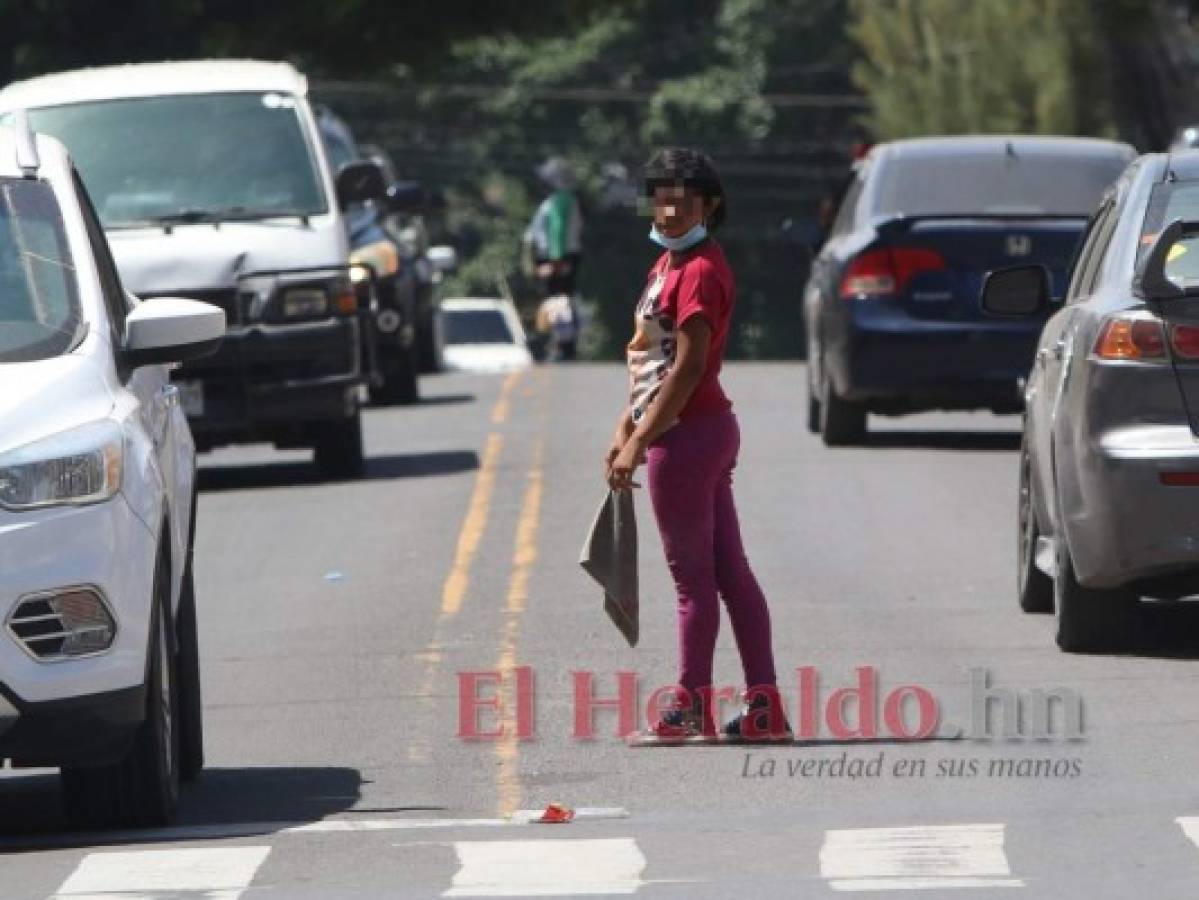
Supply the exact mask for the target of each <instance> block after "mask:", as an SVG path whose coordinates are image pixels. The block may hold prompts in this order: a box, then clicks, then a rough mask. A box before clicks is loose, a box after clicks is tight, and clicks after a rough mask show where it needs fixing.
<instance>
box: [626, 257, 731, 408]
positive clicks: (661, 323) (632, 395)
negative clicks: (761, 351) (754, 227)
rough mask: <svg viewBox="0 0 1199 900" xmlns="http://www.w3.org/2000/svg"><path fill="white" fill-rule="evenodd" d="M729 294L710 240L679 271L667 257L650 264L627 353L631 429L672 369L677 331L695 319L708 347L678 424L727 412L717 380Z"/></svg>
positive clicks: (727, 275) (725, 270)
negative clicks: (703, 326)
mask: <svg viewBox="0 0 1199 900" xmlns="http://www.w3.org/2000/svg"><path fill="white" fill-rule="evenodd" d="M734 292H735V288H734V286H733V272H732V270H731V269H730V268H729V264H728V262H727V261H726V260H725V258H724V251H723V250H721V248H720V245H719V244H717V243H716V242H715V241H714V240H711V239H708V240H706V241H704V242H703V243H702V244H700V245H699V246H698V247H696V248H695V250H694V251H692V252H691V253H689V254H688V255H687V256H686V258H685V259H684V260H683V262H682V264H681V265H678V266H671V265H670V252H669V251H667V252H666V253H663V254H662V255H661V256H660V257H659V258H658V261H657V262H655V263H654V265H653V268H651V269H650V272H649V281H648V283H647V284H646V287H645V290H644V291H643V292H642V294H641V298H640V299H639V300H638V301H637V311H636V314H635V320H634V324H635V328H636V331H635V333H634V335H633V339H632V340H631V341H630V342H629V345H628V347H627V348H626V354H627V358H628V366H629V399H630V405H631V407H632V415H633V423H634V424H636V423H638V422H640V421H641V419H642V418H643V417H644V416H645V411H646V409H647V408H648V407H649V405H650V403H651V402H653V399H654V397H656V396H657V395H658V391H659V390H660V389H661V387H662V382H663V380H665V378H666V375H667V373H669V372H670V368H671V366H672V365H674V360H675V351H676V347H677V340H676V335H677V333H678V329H679V328H681V327H682V325H683V323H684V322H686V321H687V320H688V319H690V318H691V317H692V316H696V315H699V316H703V317H704V318H705V319H707V321H708V325H709V326H710V327H711V329H712V341H711V344H710V345H709V348H708V360H707V365H706V367H705V368H704V374H703V377H702V378H701V379H700V382H699V384H698V385H697V386H696V388H695V392H694V393H693V394H692V395H691V397H690V398H689V399H688V401H687V405H686V406H684V407H683V411H682V412H681V413H679V418H680V419H687V418H690V417H691V416H695V415H703V414H705V413H710V412H720V411H722V410H726V409H729V408H731V407H732V405H733V404H732V402H731V401H730V400H729V398H728V397H727V396H725V393H724V390H723V389H722V388H721V386H720V379H719V375H720V367H721V363H722V362H723V360H724V348H725V345H726V344H727V343H728V336H729V322H730V321H731V319H732V316H733V302H734Z"/></svg>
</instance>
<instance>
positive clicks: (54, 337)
mask: <svg viewBox="0 0 1199 900" xmlns="http://www.w3.org/2000/svg"><path fill="white" fill-rule="evenodd" d="M82 330H83V317H82V313H81V310H80V306H79V294H78V290H77V285H76V281H75V265H74V263H73V262H72V259H71V251H70V248H69V247H68V245H67V237H66V231H65V229H64V228H63V222H62V215H61V212H60V211H59V208H58V201H57V200H55V198H54V192H53V190H51V188H50V186H49V185H48V184H46V183H45V182H41V181H30V180H28V179H23V178H0V363H13V362H28V361H30V360H35V359H46V358H49V357H52V356H60V355H61V354H63V353H65V352H67V351H68V350H69V349H71V348H72V347H73V346H74V344H75V343H76V340H77V338H78V337H80V336H81V335H82Z"/></svg>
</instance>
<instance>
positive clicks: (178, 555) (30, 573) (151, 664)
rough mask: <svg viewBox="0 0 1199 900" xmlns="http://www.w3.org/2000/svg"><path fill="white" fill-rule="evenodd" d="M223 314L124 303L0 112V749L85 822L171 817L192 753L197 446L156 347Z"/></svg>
mask: <svg viewBox="0 0 1199 900" xmlns="http://www.w3.org/2000/svg"><path fill="white" fill-rule="evenodd" d="M224 332H225V315H224V312H223V311H222V310H220V309H219V308H217V307H214V306H211V305H208V304H205V303H199V302H196V301H194V300H182V299H177V298H158V299H154V300H146V301H139V300H138V299H137V298H136V297H134V296H132V295H131V294H128V293H126V292H125V290H124V289H123V288H122V287H121V282H120V278H119V277H118V275H117V271H116V268H115V266H114V265H113V260H112V257H111V255H110V253H109V249H108V245H107V243H106V242H105V238H104V232H103V231H102V230H101V228H100V225H99V223H98V221H97V219H96V216H95V213H94V211H93V209H92V207H91V202H90V201H89V199H88V196H87V193H86V192H85V190H84V188H83V184H82V182H81V181H80V179H79V176H78V175H77V174H76V172H75V170H74V168H73V166H72V163H71V160H70V157H69V156H68V155H67V152H66V150H65V149H64V148H63V146H62V145H61V144H59V143H58V142H57V141H55V140H53V139H52V138H49V137H46V136H36V137H35V136H34V135H33V134H32V133H31V132H30V131H29V130H28V126H27V124H26V119H25V117H24V115H22V114H20V113H18V114H17V115H16V116H14V127H13V128H7V127H3V128H0V760H3V759H9V760H11V761H12V763H13V765H14V766H61V767H62V777H63V787H64V796H65V798H66V803H67V809H68V812H69V813H70V814H71V815H72V817H73V818H74V819H75V821H76V822H78V823H80V824H88V825H115V824H119V825H131V826H132V825H142V826H145V825H156V824H162V823H165V822H167V821H169V820H170V819H171V817H172V816H173V814H174V812H175V807H176V803H177V799H178V793H179V781H180V779H181V778H182V779H185V780H186V779H189V778H192V777H194V776H195V775H196V774H198V772H199V770H200V768H201V767H202V765H203V749H202V737H201V720H200V682H199V674H200V673H199V660H198V655H197V646H196V611H195V598H194V595H193V591H192V581H191V564H190V562H191V542H192V532H193V530H194V529H193V526H194V521H195V448H194V444H193V442H192V437H191V434H190V432H189V431H188V426H187V421H186V419H185V418H184V416H183V413H182V411H181V410H180V408H179V403H178V395H177V393H176V388H175V387H174V386H173V385H171V383H170V381H169V377H168V375H169V368H170V364H171V363H177V362H180V361H182V360H185V359H191V358H194V357H196V356H202V355H204V354H206V353H210V352H212V351H213V350H215V349H216V347H217V346H218V345H219V344H220V342H221V340H222V337H223V335H224Z"/></svg>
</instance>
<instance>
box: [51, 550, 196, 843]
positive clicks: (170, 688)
mask: <svg viewBox="0 0 1199 900" xmlns="http://www.w3.org/2000/svg"><path fill="white" fill-rule="evenodd" d="M169 610H170V578H169V575H168V572H167V566H166V563H165V561H164V560H163V559H162V558H161V557H160V558H159V562H158V566H157V568H156V569H155V572H154V605H153V612H152V615H151V619H152V621H151V628H150V646H149V649H148V654H149V666H148V667H147V677H146V718H145V721H143V722H142V724H141V725H140V726H139V728H138V730H137V735H136V737H135V738H134V741H133V746H132V747H130V749H129V752H128V753H127V754H126V755H125V757H124V758H123V759H121V760H119V761H117V762H115V763H113V764H111V765H107V766H94V767H86V766H78V767H74V766H73V767H70V768H64V769H63V770H62V787H63V797H64V800H65V803H66V812H67V816H68V818H70V820H71V821H72V823H74V824H75V825H77V826H84V827H92V828H97V827H99V828H104V827H125V828H157V827H160V826H163V825H168V824H170V822H171V821H172V820H173V819H174V817H175V810H176V809H177V807H178V804H179V728H178V709H179V692H178V685H177V683H176V676H175V659H174V655H173V654H172V653H171V640H170V636H169V635H170V631H169V629H170V627H171V622H170V614H169Z"/></svg>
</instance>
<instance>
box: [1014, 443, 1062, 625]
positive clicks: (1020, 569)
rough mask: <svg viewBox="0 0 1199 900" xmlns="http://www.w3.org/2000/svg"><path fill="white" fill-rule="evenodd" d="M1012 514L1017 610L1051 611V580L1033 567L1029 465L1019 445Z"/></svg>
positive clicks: (1034, 530) (1023, 447) (1034, 543)
mask: <svg viewBox="0 0 1199 900" xmlns="http://www.w3.org/2000/svg"><path fill="white" fill-rule="evenodd" d="M1017 509H1018V511H1017V514H1016V525H1017V535H1016V590H1017V594H1018V596H1019V599H1020V608H1021V609H1022V610H1024V611H1025V612H1030V613H1048V612H1053V579H1052V578H1050V577H1049V576H1048V575H1046V574H1045V573H1044V572H1042V571H1041V570H1040V569H1038V568H1037V563H1036V555H1037V539H1038V538H1039V537H1040V536H1041V532H1040V529H1039V528H1038V527H1037V509H1036V504H1035V503H1034V502H1033V484H1032V463H1031V460H1030V458H1029V455H1028V447H1027V446H1026V445H1025V444H1024V443H1021V446H1020V497H1019V501H1018V507H1017Z"/></svg>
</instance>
